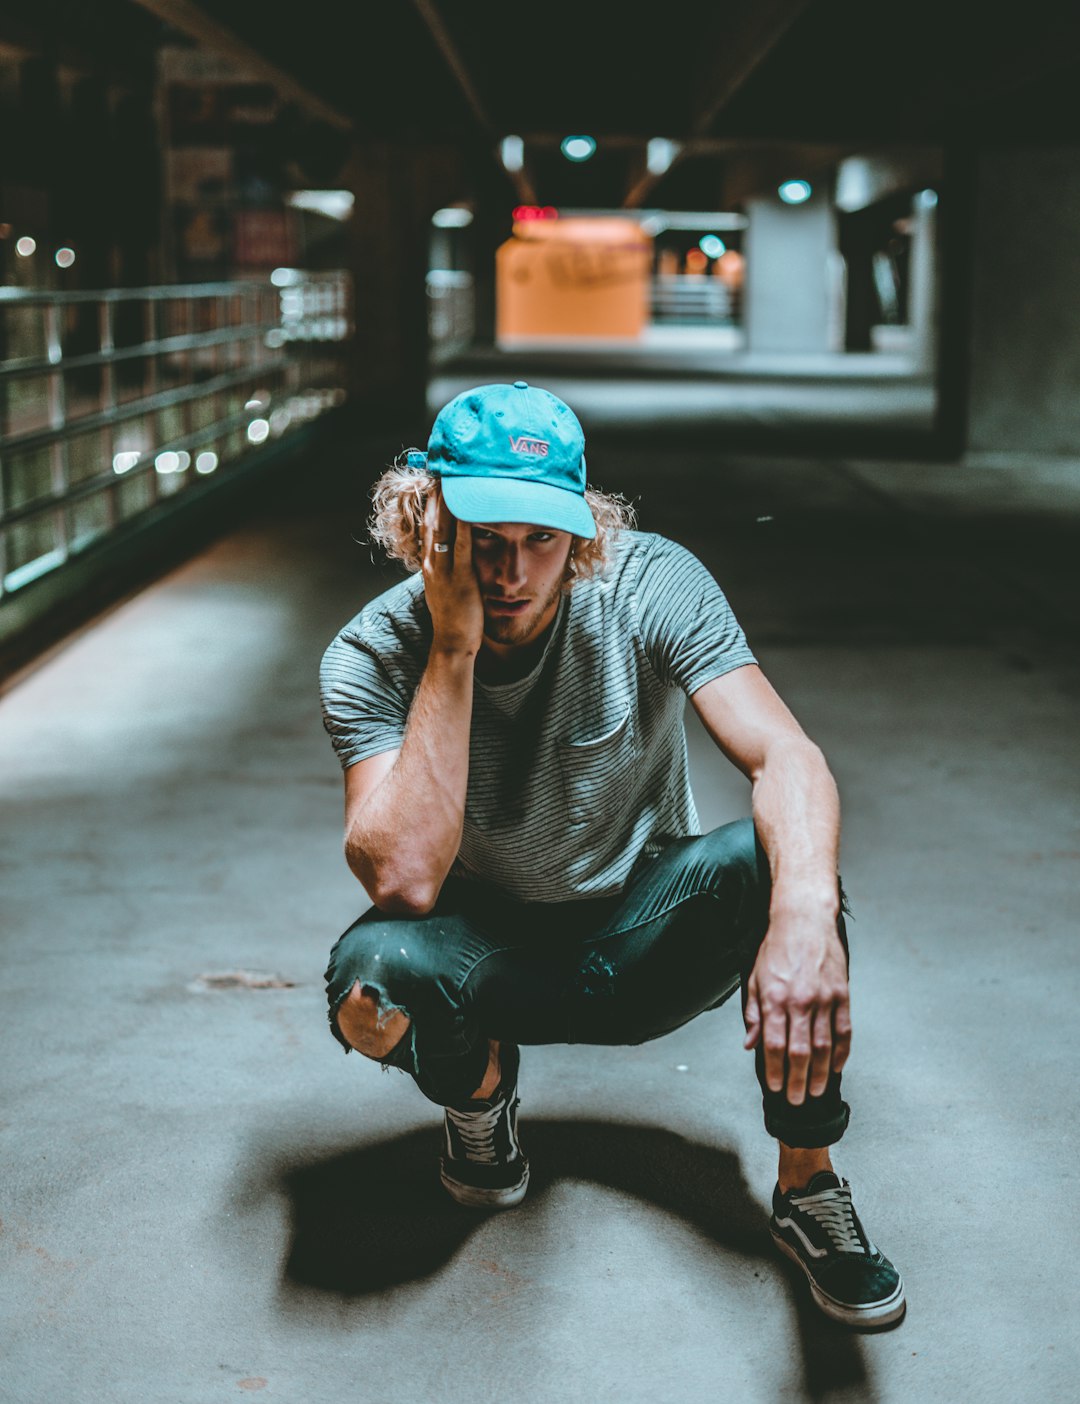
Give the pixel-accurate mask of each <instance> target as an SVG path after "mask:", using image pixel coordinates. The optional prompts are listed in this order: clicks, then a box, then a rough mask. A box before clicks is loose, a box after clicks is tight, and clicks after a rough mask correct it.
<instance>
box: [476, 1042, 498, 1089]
mask: <svg viewBox="0 0 1080 1404" xmlns="http://www.w3.org/2000/svg"><path fill="white" fill-rule="evenodd" d="M501 1075H502V1067H501V1066H500V1063H499V1045H498V1044H497V1043H496V1042H495V1040H494V1039H489V1040H488V1065H487V1072H486V1073H485V1074H484V1080H483V1082H481V1084H480V1086H479V1087H478V1088H477V1089H476V1091H475V1092H474V1093H473V1094H472V1099H473V1101H474V1102H487V1101H490V1100H491V1098H492V1097H494V1095H495V1092H496V1089H497V1088H498V1086H499V1078H500V1076H501Z"/></svg>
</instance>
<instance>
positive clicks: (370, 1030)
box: [334, 980, 410, 1058]
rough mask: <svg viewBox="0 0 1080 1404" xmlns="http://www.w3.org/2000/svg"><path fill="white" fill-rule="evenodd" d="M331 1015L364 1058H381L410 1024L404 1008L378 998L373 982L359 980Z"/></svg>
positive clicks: (345, 1038)
mask: <svg viewBox="0 0 1080 1404" xmlns="http://www.w3.org/2000/svg"><path fill="white" fill-rule="evenodd" d="M334 1017H335V1019H336V1021H337V1027H338V1031H339V1032H340V1034H341V1036H342V1038H344V1040H345V1041H346V1043H348V1045H349V1047H350V1048H354V1049H355V1050H356V1052H357V1053H363V1054H364V1056H365V1057H367V1058H385V1057H386V1055H387V1054H388V1053H389V1052H390V1051H391V1049H392V1048H394V1047H395V1046H396V1045H397V1044H398V1043H399V1042H400V1040H401V1039H402V1038H403V1036H404V1035H405V1033H406V1032H407V1030H408V1028H409V1024H410V1019H409V1016H408V1015H407V1014H406V1013H405V1012H404V1010H402V1009H399V1008H397V1007H396V1006H394V1005H391V1004H388V1003H387V1002H386V1001H385V1000H381V999H380V996H379V993H378V991H377V990H376V989H374V987H373V986H371V985H364V984H361V982H360V981H359V980H357V981H356V982H355V984H354V985H353V987H352V989H351V990H350V991H349V993H348V994H347V995H346V996H345V998H344V999H343V1000H342V1001H341V1003H340V1004H339V1005H338V1007H337V1011H336V1013H335V1015H334Z"/></svg>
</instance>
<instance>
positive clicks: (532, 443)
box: [510, 434, 549, 458]
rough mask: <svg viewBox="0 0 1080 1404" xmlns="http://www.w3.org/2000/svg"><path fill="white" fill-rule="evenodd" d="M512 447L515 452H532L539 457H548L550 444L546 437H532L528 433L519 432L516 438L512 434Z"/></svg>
mask: <svg viewBox="0 0 1080 1404" xmlns="http://www.w3.org/2000/svg"><path fill="white" fill-rule="evenodd" d="M510 447H511V448H512V449H513V450H514V452H515V453H532V454H535V455H536V457H537V458H546V457H547V452H548V447H549V445H548V441H547V440H546V439H530V438H529V436H528V435H527V434H519V435H518V436H517V438H516V439H515V438H514V436H513V434H511V435H510Z"/></svg>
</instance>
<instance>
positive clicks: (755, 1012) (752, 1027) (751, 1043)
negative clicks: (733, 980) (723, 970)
mask: <svg viewBox="0 0 1080 1404" xmlns="http://www.w3.org/2000/svg"><path fill="white" fill-rule="evenodd" d="M743 1022H744V1023H745V1024H746V1038H745V1039H744V1040H743V1047H744V1048H756V1047H757V1043H758V1039H759V1038H760V1037H761V1005H760V1004H759V1003H758V995H757V984H756V982H755V981H753V980H751V981H750V984H749V986H748V989H747V995H746V1008H745V1009H744V1010H743Z"/></svg>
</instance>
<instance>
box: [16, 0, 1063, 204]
mask: <svg viewBox="0 0 1080 1404" xmlns="http://www.w3.org/2000/svg"><path fill="white" fill-rule="evenodd" d="M7 8H8V7H4V6H0V21H2V22H3V24H4V25H6V26H7V27H8V28H9V29H10V23H9V21H8V20H6V19H4V10H5V9H7ZM9 13H11V12H10V11H9ZM18 13H19V14H20V15H21V16H23V17H24V18H20V19H18V20H16V21H15V22H16V23H21V24H24V25H25V24H27V23H30V24H36V25H37V26H38V27H39V28H44V29H45V31H46V34H47V37H48V38H49V39H50V41H51V43H52V45H53V46H54V47H57V48H58V47H60V46H61V45H62V44H64V43H70V42H80V27H81V29H82V30H84V31H85V33H82V34H81V42H83V43H84V44H86V45H89V46H91V47H92V46H93V45H94V44H95V42H97V41H96V40H95V34H94V31H95V30H96V31H97V34H98V36H100V35H102V34H108V35H109V36H110V38H109V42H108V46H107V47H108V52H109V55H110V62H112V63H116V62H117V61H118V47H120V48H122V45H120V46H118V45H117V42H116V36H117V31H118V30H122V29H123V23H122V15H123V14H125V13H126V14H127V15H128V17H129V20H130V21H131V24H130V27H129V31H128V32H129V33H130V35H131V36H132V38H131V42H132V43H136V42H137V43H138V44H139V45H145V43H146V41H147V37H148V35H147V22H148V21H151V22H152V24H153V25H154V26H155V27H156V32H157V34H158V35H159V37H167V36H168V35H169V34H174V35H175V33H176V32H177V31H179V32H180V33H182V34H185V35H187V36H189V37H192V38H195V39H196V41H197V42H199V43H202V44H205V45H207V46H209V47H220V46H221V44H222V42H223V40H228V42H230V43H232V44H233V45H234V46H235V52H237V53H238V54H239V55H247V56H249V57H253V58H256V59H258V60H260V61H262V62H263V63H264V64H265V65H267V67H268V68H269V69H270V70H272V71H273V72H274V73H276V74H278V75H281V76H283V77H284V78H285V79H287V81H288V83H289V84H291V85H292V94H291V96H292V97H293V98H294V99H295V100H297V101H298V102H299V104H300V105H301V106H306V107H307V110H308V114H309V116H311V117H312V118H313V119H314V120H322V121H328V122H329V123H330V124H331V125H339V126H351V127H352V129H353V130H354V131H355V132H356V133H357V135H359V136H360V137H361V138H364V137H369V138H382V139H393V140H398V141H406V142H407V141H417V142H435V143H453V144H456V145H458V146H460V147H462V148H464V149H470V148H471V149H473V150H475V151H476V152H477V154H478V155H479V156H480V157H481V158H482V159H485V160H490V159H491V157H492V155H493V153H494V150H495V145H496V143H497V141H498V139H499V138H501V137H502V136H504V135H506V134H508V133H516V134H519V135H521V136H522V137H523V138H524V139H525V143H526V162H527V166H526V172H527V178H528V181H529V183H530V184H531V186H532V188H534V189H535V191H536V194H537V196H538V198H539V199H541V200H543V201H545V202H551V203H558V204H607V205H613V204H621V203H623V201H624V200H626V199H627V198H628V197H629V198H631V199H632V201H633V202H635V203H638V204H641V203H666V204H668V205H669V206H670V205H673V204H688V203H691V204H694V203H696V204H697V205H698V206H699V207H701V206H703V205H706V206H707V205H708V204H710V203H712V202H713V201H714V200H715V199H716V198H718V197H719V193H720V192H721V191H722V189H723V188H724V180H723V178H722V174H721V173H722V172H723V171H724V170H725V169H730V167H731V163H732V159H733V155H734V156H735V157H736V158H738V157H740V155H741V157H742V159H743V162H744V165H745V158H746V155H747V153H750V155H751V156H753V154H754V153H755V152H757V153H761V152H767V151H769V150H770V149H777V148H779V149H780V150H791V151H793V152H798V151H805V150H810V149H813V150H816V151H817V152H818V154H819V156H820V159H821V160H822V161H828V160H829V159H835V158H836V157H838V156H840V155H842V154H844V153H845V152H852V151H860V150H866V149H867V148H870V147H875V146H883V145H904V146H912V145H914V146H919V145H928V146H942V145H947V144H950V143H971V142H979V141H989V142H999V141H1025V142H1036V143H1058V142H1075V141H1077V140H1080V103H1078V102H1077V100H1076V94H1077V92H1078V91H1080V6H1078V5H1077V4H1076V3H1075V0H1069V3H1064V0H1025V4H1024V5H1023V7H1022V9H1013V10H1011V11H1010V10H1006V9H1004V8H999V7H989V6H987V5H986V4H985V3H976V0H945V3H942V0H907V3H906V4H904V5H903V6H893V7H889V8H885V7H883V6H880V5H868V4H867V3H866V0H681V3H680V4H678V5H677V6H663V5H657V6H654V7H653V8H652V9H651V10H650V11H648V12H634V11H632V10H631V8H630V7H628V6H626V5H625V4H614V3H610V0H544V3H543V4H542V5H539V6H533V7H525V6H508V5H506V3H505V0H369V2H368V3H360V4H357V3H347V0H305V3H304V4H303V5H289V6H279V5H272V4H267V3H266V2H265V0H198V3H196V0H133V2H132V3H129V0H94V3H93V4H90V3H88V0H39V3H38V5H37V6H36V7H35V9H34V10H33V11H30V12H27V11H25V10H23V11H21V12H18ZM28 13H29V14H30V15H31V16H33V18H32V19H30V20H29V21H27V20H26V19H25V16H26V15H27V14H28ZM136 13H137V22H136ZM118 17H119V18H118ZM50 29H51V30H52V31H53V32H52V33H51V34H49V33H48V31H49V30H50ZM3 37H4V36H3V35H0V38H3ZM101 46H102V47H103V48H104V47H105V45H104V42H103V41H102V44H101ZM578 132H585V133H588V134H590V135H592V136H594V137H595V138H596V139H597V141H598V143H599V147H598V152H597V156H596V158H594V160H593V161H590V162H589V163H588V166H587V167H586V168H580V169H577V170H575V169H574V168H573V167H570V166H569V165H568V164H567V163H566V162H565V161H564V160H563V159H562V158H561V156H559V154H558V142H559V141H560V140H561V138H562V137H564V136H566V135H569V134H572V133H578ZM655 136H663V137H667V138H670V139H674V140H676V141H679V142H682V143H684V147H683V152H682V155H681V157H680V160H679V161H677V162H676V164H675V166H674V167H673V168H672V170H671V171H670V172H669V173H668V174H667V175H665V176H664V177H663V178H662V179H661V180H659V181H649V180H645V183H644V186H642V178H643V176H644V175H645V167H644V144H645V142H646V141H647V140H648V139H649V138H650V137H655ZM635 192H636V193H635Z"/></svg>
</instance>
